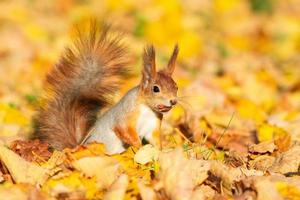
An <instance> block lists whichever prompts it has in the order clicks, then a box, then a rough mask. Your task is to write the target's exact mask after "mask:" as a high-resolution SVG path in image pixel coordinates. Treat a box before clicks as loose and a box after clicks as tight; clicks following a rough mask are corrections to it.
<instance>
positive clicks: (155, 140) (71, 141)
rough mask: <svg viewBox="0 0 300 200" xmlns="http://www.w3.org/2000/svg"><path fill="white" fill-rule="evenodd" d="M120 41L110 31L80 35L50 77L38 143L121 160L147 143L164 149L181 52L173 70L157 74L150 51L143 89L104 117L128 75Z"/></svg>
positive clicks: (170, 65)
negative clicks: (98, 151) (97, 150)
mask: <svg viewBox="0 0 300 200" xmlns="http://www.w3.org/2000/svg"><path fill="white" fill-rule="evenodd" d="M121 39H122V37H121V36H120V35H115V36H113V35H112V34H111V31H110V28H109V27H104V28H103V29H101V30H100V29H99V28H98V27H97V26H90V30H89V31H88V33H86V34H82V33H81V32H79V34H78V38H77V40H75V42H74V46H73V48H72V47H68V48H67V49H66V52H65V54H64V55H63V56H62V57H61V59H60V61H59V62H58V64H56V65H55V66H54V68H53V69H52V70H51V71H50V72H49V73H48V74H47V77H46V88H47V89H48V94H50V95H49V96H48V97H46V103H45V105H43V106H41V108H40V110H39V111H38V114H37V118H36V121H37V123H36V125H37V126H36V131H35V133H34V137H35V138H38V139H40V140H41V141H45V142H48V143H49V145H50V146H51V147H52V148H54V149H58V150H61V149H64V148H66V147H68V148H73V147H76V146H77V145H81V144H82V145H84V144H88V143H92V142H99V143H103V144H104V145H105V149H106V153H107V154H109V155H111V154H116V153H121V152H123V151H125V150H126V147H127V146H129V145H132V146H135V147H140V146H141V145H142V142H141V141H142V139H144V138H145V139H146V140H147V141H149V142H150V143H151V144H154V145H160V124H161V120H162V118H163V114H164V113H166V112H168V111H169V110H171V109H172V107H174V106H175V104H176V103H177V90H178V87H177V84H176V82H175V81H174V80H173V78H172V74H173V71H174V69H175V64H176V58H177V55H178V52H179V48H178V45H177V44H176V45H175V47H174V50H173V53H172V56H171V58H170V60H169V62H168V65H167V66H166V67H165V68H164V69H162V70H160V71H158V72H157V71H156V63H155V49H154V47H153V45H149V46H146V47H145V48H144V53H143V69H142V79H141V81H140V84H139V85H138V86H136V87H134V88H132V89H130V90H129V91H128V92H127V93H126V94H125V96H123V98H121V100H120V101H119V102H118V103H117V104H115V105H113V106H112V107H111V108H110V109H108V110H107V111H106V112H105V113H104V114H102V115H101V116H99V117H98V116H97V114H98V113H99V112H100V111H101V110H102V109H104V108H107V106H108V105H110V104H111V102H112V100H111V98H110V97H111V96H112V95H113V94H114V93H115V92H116V90H117V89H118V88H119V86H120V84H121V83H120V81H121V80H122V78H123V75H124V72H125V71H126V70H127V65H128V59H127V58H128V56H127V50H126V47H125V46H124V45H123V44H122V43H121Z"/></svg>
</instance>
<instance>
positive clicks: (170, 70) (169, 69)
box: [163, 44, 179, 76]
mask: <svg viewBox="0 0 300 200" xmlns="http://www.w3.org/2000/svg"><path fill="white" fill-rule="evenodd" d="M178 52H179V47H178V44H176V45H175V47H174V50H173V53H172V56H171V58H170V60H169V63H168V66H167V68H165V69H164V70H163V71H164V72H165V73H167V74H168V75H169V76H172V74H173V72H174V69H175V65H176V59H177V55H178Z"/></svg>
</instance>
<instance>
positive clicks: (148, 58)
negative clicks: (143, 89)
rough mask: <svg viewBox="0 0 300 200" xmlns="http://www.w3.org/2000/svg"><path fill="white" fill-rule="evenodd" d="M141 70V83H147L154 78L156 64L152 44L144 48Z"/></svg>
mask: <svg viewBox="0 0 300 200" xmlns="http://www.w3.org/2000/svg"><path fill="white" fill-rule="evenodd" d="M143 65H144V68H143V71H142V76H143V78H142V84H143V85H144V86H146V85H148V83H149V82H150V81H151V80H154V79H155V78H156V66H155V49H154V47H153V45H150V46H147V47H145V49H144V55H143Z"/></svg>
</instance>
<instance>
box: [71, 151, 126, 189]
mask: <svg viewBox="0 0 300 200" xmlns="http://www.w3.org/2000/svg"><path fill="white" fill-rule="evenodd" d="M72 164H73V166H74V167H75V169H77V170H79V171H81V172H83V173H84V174H85V175H87V176H89V177H93V176H95V177H96V178H97V186H98V188H108V187H109V186H110V185H111V184H112V183H113V182H114V181H115V180H116V179H117V177H118V176H119V166H120V165H119V163H118V161H117V160H116V159H113V158H111V157H104V156H103V157H100V156H95V157H84V158H81V159H79V160H75V161H73V162H72ZM99 169H101V170H99Z"/></svg>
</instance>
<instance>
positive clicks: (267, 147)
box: [249, 141, 277, 154]
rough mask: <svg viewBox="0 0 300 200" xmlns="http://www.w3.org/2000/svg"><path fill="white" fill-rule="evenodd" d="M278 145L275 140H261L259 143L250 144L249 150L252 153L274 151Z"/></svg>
mask: <svg viewBox="0 0 300 200" xmlns="http://www.w3.org/2000/svg"><path fill="white" fill-rule="evenodd" d="M276 148H277V147H276V145H275V144H274V142H273V141H265V142H261V143H259V144H253V145H250V146H249V152H250V153H260V154H263V153H268V152H269V153H273V151H274V150H275V149H276Z"/></svg>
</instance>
